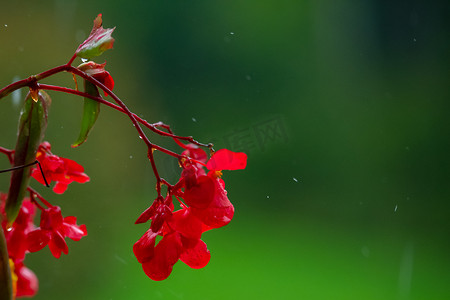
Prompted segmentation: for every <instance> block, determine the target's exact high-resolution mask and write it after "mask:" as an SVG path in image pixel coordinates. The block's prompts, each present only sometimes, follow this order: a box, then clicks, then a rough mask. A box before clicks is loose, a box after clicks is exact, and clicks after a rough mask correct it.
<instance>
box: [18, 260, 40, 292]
mask: <svg viewBox="0 0 450 300" xmlns="http://www.w3.org/2000/svg"><path fill="white" fill-rule="evenodd" d="M14 273H16V275H17V292H16V297H32V296H34V295H35V294H36V293H37V291H38V287H39V283H38V279H37V277H36V275H35V274H34V273H33V271H31V270H30V269H28V268H27V267H25V266H24V265H23V264H22V263H20V264H15V266H14Z"/></svg>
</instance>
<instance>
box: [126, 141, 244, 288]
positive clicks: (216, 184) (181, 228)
mask: <svg viewBox="0 0 450 300" xmlns="http://www.w3.org/2000/svg"><path fill="white" fill-rule="evenodd" d="M183 148H185V149H186V150H185V151H184V152H183V153H182V155H183V157H182V159H180V162H181V166H182V168H183V170H182V172H181V178H180V180H179V181H178V183H177V184H175V185H174V186H173V187H171V188H170V190H169V193H168V196H167V197H166V199H164V200H162V199H158V198H157V199H156V200H155V202H154V203H153V204H152V206H150V207H149V208H148V209H147V210H145V211H144V212H143V213H142V214H141V215H140V216H139V218H138V220H137V221H136V223H144V222H147V221H148V220H150V219H151V220H152V225H151V227H150V229H149V230H148V231H147V232H146V233H145V234H144V235H143V236H142V237H141V238H140V239H139V240H138V241H137V242H136V243H135V244H134V246H133V252H134V254H135V256H136V258H137V260H138V261H139V262H140V263H141V264H142V268H143V270H144V272H145V274H146V275H147V276H148V277H150V278H151V279H153V280H164V279H166V278H167V277H168V276H169V275H170V273H171V272H172V268H173V266H174V265H175V263H176V262H177V261H178V260H181V261H183V262H184V263H186V264H187V265H188V266H190V267H191V268H196V269H199V268H203V267H205V266H206V265H207V264H208V262H209V260H210V258H211V254H210V252H209V250H208V248H207V246H206V244H205V242H203V241H202V240H201V236H202V234H203V232H205V231H207V230H211V229H213V228H218V227H222V226H224V225H226V224H228V223H229V222H230V221H231V219H232V218H233V214H234V207H233V205H232V204H231V202H230V201H229V199H228V196H227V192H226V190H225V183H224V181H223V180H222V179H221V178H220V177H221V175H222V172H221V171H222V170H238V169H243V168H245V167H246V163H247V155H245V154H244V153H236V152H232V151H229V150H226V149H223V150H219V151H217V152H216V153H215V154H214V155H213V156H212V157H211V159H210V160H209V161H208V162H207V163H206V159H207V156H206V153H205V152H204V151H203V150H201V149H199V148H198V147H196V146H195V147H194V146H191V145H184V147H183ZM205 166H206V167H207V168H208V170H209V172H208V173H206V172H205V169H204V167H205ZM172 195H173V196H175V197H176V198H178V199H179V198H182V199H183V200H184V203H185V204H183V203H182V204H181V205H182V207H183V208H182V209H180V210H177V211H175V212H172V213H168V210H169V208H170V211H172V210H173V205H172V206H169V205H168V203H169V201H170V203H171V198H172ZM158 236H161V237H162V239H161V240H160V241H159V243H156V240H157V238H158Z"/></svg>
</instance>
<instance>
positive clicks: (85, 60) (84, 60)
mask: <svg viewBox="0 0 450 300" xmlns="http://www.w3.org/2000/svg"><path fill="white" fill-rule="evenodd" d="M88 60H89V59H87V58H81V61H82V62H84V63H85V62H87V61H88Z"/></svg>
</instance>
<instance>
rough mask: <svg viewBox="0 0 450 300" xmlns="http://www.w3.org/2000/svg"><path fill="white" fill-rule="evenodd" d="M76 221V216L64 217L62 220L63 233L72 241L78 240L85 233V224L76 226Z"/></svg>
mask: <svg viewBox="0 0 450 300" xmlns="http://www.w3.org/2000/svg"><path fill="white" fill-rule="evenodd" d="M76 223H77V218H76V217H73V216H69V217H65V218H64V222H63V234H64V236H66V237H68V238H70V239H72V240H74V241H79V240H80V239H81V238H82V237H83V236H86V235H87V230H86V225H84V224H83V225H80V226H78V225H77V224H76Z"/></svg>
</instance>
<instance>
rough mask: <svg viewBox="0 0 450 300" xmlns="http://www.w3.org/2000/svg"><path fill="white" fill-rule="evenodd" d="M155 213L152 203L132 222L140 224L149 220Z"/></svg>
mask: <svg viewBox="0 0 450 300" xmlns="http://www.w3.org/2000/svg"><path fill="white" fill-rule="evenodd" d="M154 214H155V204H152V205H151V206H150V207H149V208H147V209H146V210H144V212H143V213H142V214H141V215H140V216H139V218H137V220H136V222H134V224H141V223H145V222H147V221H148V220H150V218H151V217H153V215H154Z"/></svg>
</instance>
